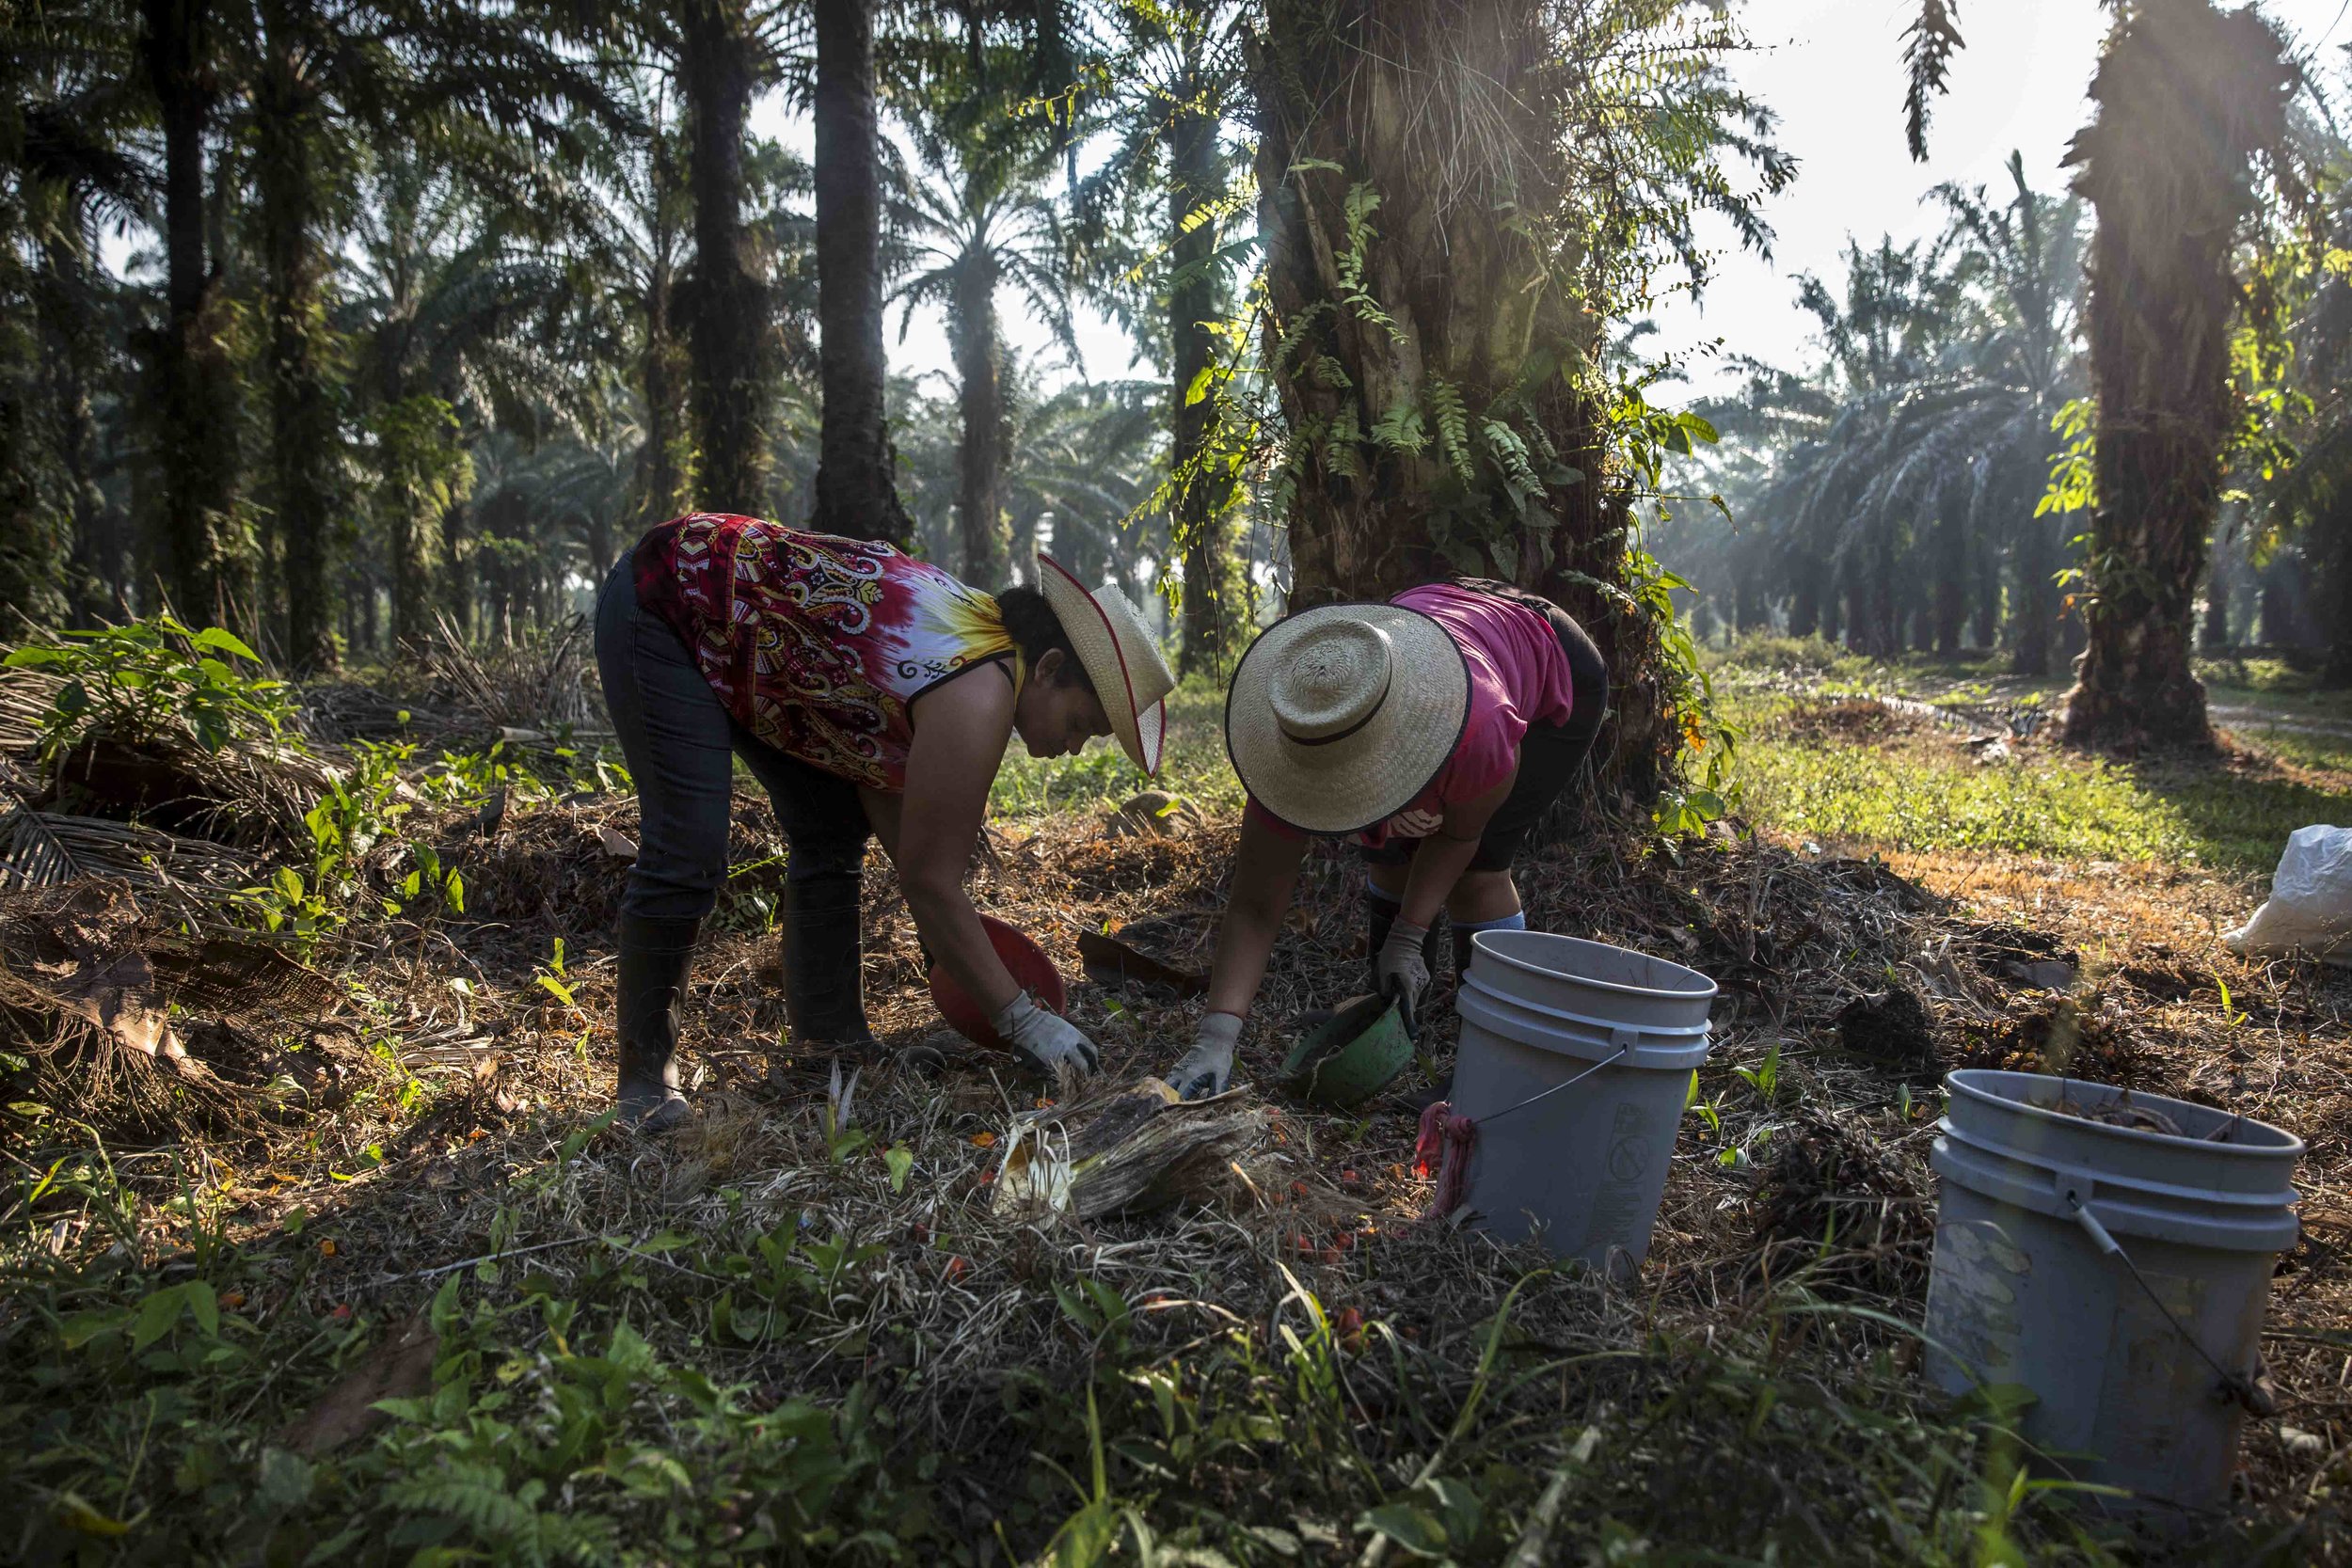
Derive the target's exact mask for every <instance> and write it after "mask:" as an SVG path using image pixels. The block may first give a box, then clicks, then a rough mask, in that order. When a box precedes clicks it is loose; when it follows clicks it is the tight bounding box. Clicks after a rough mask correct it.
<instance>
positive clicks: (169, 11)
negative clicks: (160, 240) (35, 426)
mask: <svg viewBox="0 0 2352 1568" xmlns="http://www.w3.org/2000/svg"><path fill="white" fill-rule="evenodd" d="M140 15H141V20H142V22H143V24H144V37H143V38H142V40H141V50H142V56H143V63H144V66H145V69H146V74H147V82H148V87H149V89H150V90H151V92H152V93H153V94H154V98H155V103H156V104H157V107H158V108H159V110H160V111H161V118H162V120H163V144H164V323H163V327H162V330H161V331H159V332H156V333H154V334H151V336H150V337H149V338H148V341H147V347H148V350H149V354H148V357H149V360H150V363H151V372H152V378H153V395H154V402H155V409H156V423H157V431H156V443H155V459H156V464H157V467H158V468H159V469H160V470H161V477H162V480H163V496H162V508H163V513H162V517H161V519H160V522H161V528H160V531H159V537H158V539H157V541H156V545H157V548H156V551H155V556H156V565H157V567H158V569H159V571H160V574H161V576H162V578H163V585H164V591H165V593H166V594H167V595H168V596H169V598H170V599H171V601H172V603H173V605H174V606H175V607H176V608H177V609H178V610H179V612H180V613H181V614H182V615H183V616H184V617H188V618H192V619H226V618H227V614H228V610H227V607H228V605H229V603H230V600H231V599H232V598H234V597H236V596H237V590H238V587H239V585H238V583H237V582H236V581H235V577H236V572H237V566H238V562H237V560H236V554H237V551H236V547H235V541H234V533H233V528H234V523H233V518H232V515H231V513H232V509H233V504H234V494H235V483H236V436H235V430H236V422H235V419H234V406H233V403H232V402H231V397H232V394H233V391H234V385H233V376H232V374H231V371H230V364H229V356H228V353H227V350H226V349H225V347H224V346H223V343H222V341H221V335H220V331H219V321H218V302H217V300H216V299H215V288H214V282H215V278H214V277H213V274H212V273H211V272H210V271H209V270H208V268H207V266H206V260H205V234H206V230H207V216H208V214H207V212H206V201H205V188H204V131H205V126H206V123H207V121H209V120H210V119H211V118H212V111H213V101H214V96H215V87H214V85H213V75H212V70H213V63H212V58H211V46H212V37H211V35H212V21H213V19H212V15H211V6H210V4H209V0H142V3H141V6H140ZM215 260H217V258H215Z"/></svg>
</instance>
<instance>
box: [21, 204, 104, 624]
mask: <svg viewBox="0 0 2352 1568" xmlns="http://www.w3.org/2000/svg"><path fill="white" fill-rule="evenodd" d="M42 263H43V266H44V269H45V272H46V276H47V279H48V281H49V283H50V293H52V295H53V296H55V297H57V298H59V299H60V301H62V300H64V299H67V298H77V299H78V298H87V297H88V296H89V295H90V294H91V293H93V292H94V291H95V288H96V285H97V279H96V277H95V275H94V274H93V272H92V270H91V268H90V265H89V261H88V258H87V255H86V254H85V253H84V252H83V251H82V250H81V249H80V248H79V247H78V246H74V245H67V244H64V243H63V242H61V241H55V240H53V241H51V242H50V243H48V244H47V245H44V246H43V247H42ZM94 328H95V324H93V323H92V322H91V321H90V319H89V317H88V315H87V313H86V312H84V311H80V310H66V309H57V310H55V311H52V312H49V319H47V320H45V321H43V322H42V323H41V382H42V386H43V388H44V389H45V396H46V397H47V400H48V403H49V417H50V421H51V427H52V430H53V432H54V436H53V442H54V445H55V447H56V453H57V462H58V466H59V467H60V469H61V470H62V472H61V477H62V478H63V479H64V481H65V485H66V512H67V517H68V521H69V523H70V526H71V528H72V532H71V534H70V535H69V537H68V539H67V541H66V545H67V551H66V566H65V570H64V572H63V573H62V575H61V578H60V579H59V580H58V581H57V583H56V587H57V588H59V589H60V590H62V592H63V596H64V600H65V611H66V614H67V615H68V616H70V617H72V620H73V622H74V623H75V624H76V625H80V626H88V625H89V624H90V623H91V622H93V621H95V620H97V619H99V618H100V617H102V616H108V615H110V614H111V613H113V612H114V611H116V610H117V605H116V599H115V595H116V594H118V593H119V591H120V590H121V588H122V587H123V580H124V579H123V564H124V563H123V562H122V560H121V552H120V549H119V546H118V543H117V541H116V539H115V538H114V536H113V535H114V529H113V527H112V523H113V519H112V518H111V517H110V516H109V515H108V512H107V506H106V496H105V492H104V491H103V490H102V489H100V488H99V484H98V473H97V468H98V420H97V414H96V411H95V409H94V408H93V407H92V406H91V403H90V386H91V383H92V381H93V379H94V378H95V372H96V367H97V366H98V365H99V364H100V363H102V362H103V361H101V360H100V359H99V355H100V354H101V353H102V352H103V351H102V349H101V346H100V344H99V342H98V341H97V338H98V334H97V332H96V331H95V329H94Z"/></svg>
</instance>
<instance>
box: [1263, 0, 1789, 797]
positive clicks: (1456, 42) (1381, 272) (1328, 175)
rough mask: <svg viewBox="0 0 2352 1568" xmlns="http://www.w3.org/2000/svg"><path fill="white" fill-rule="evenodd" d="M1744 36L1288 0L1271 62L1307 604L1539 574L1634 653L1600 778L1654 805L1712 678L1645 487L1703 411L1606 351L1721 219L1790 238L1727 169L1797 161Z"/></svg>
mask: <svg viewBox="0 0 2352 1568" xmlns="http://www.w3.org/2000/svg"><path fill="white" fill-rule="evenodd" d="M1738 42H1739V37H1738V34H1737V31H1736V29H1735V28H1734V27H1733V26H1732V25H1731V24H1729V23H1727V22H1725V21H1724V20H1723V18H1722V13H1721V11H1720V10H1719V9H1709V8H1706V7H1704V6H1703V5H1700V4H1684V3H1683V0H1631V3H1628V4H1615V5H1610V6H1606V7H1596V8H1582V7H1570V8H1559V7H1555V6H1552V5H1549V4H1546V3H1543V0H1505V3H1502V4H1498V5H1493V6H1486V7H1477V8H1459V7H1441V6H1430V5H1427V4H1425V3H1423V0H1270V3H1269V4H1268V5H1267V6H1266V8H1265V14H1264V25H1263V36H1262V37H1261V38H1260V39H1259V40H1257V46H1256V49H1255V53H1254V58H1255V59H1256V60H1257V61H1258V62H1259V70H1258V72H1257V81H1256V84H1255V96H1256V100H1257V105H1258V132H1259V135H1258V153H1257V170H1258V184H1259V190H1260V206H1259V229H1260V232H1261V233H1262V235H1263V238H1264V243H1265V247H1266V263H1265V310H1264V318H1263V319H1264V323H1265V331H1264V336H1263V342H1264V364H1265V370H1266V373H1267V375H1268V376H1269V378H1270V380H1271V382H1272V384H1273V387H1274V389H1275V392H1276V394H1277V396H1278V397H1279V404H1280V406H1279V420H1280V422H1281V425H1282V428H1283V432H1284V434H1283V442H1282V449H1281V457H1280V460H1279V462H1278V463H1277V464H1276V465H1275V466H1274V468H1273V471H1272V473H1271V474H1270V476H1269V479H1268V488H1269V501H1270V504H1271V505H1272V506H1273V507H1274V509H1275V510H1276V511H1277V512H1279V513H1280V514H1283V515H1285V516H1286V520H1287V522H1288V525H1289V546H1290V551H1291V556H1292V559H1293V561H1294V562H1295V567H1296V575H1297V579H1298V590H1297V592H1298V594H1299V595H1300V597H1301V599H1302V600H1304V601H1312V600H1315V599H1318V598H1327V597H1334V596H1338V597H1358V596H1368V595H1379V594H1387V593H1392V592H1394V591H1395V590H1396V589H1398V588H1400V587H1402V586H1404V585H1405V584H1406V583H1407V582H1410V581H1413V580H1417V579H1421V578H1426V577H1428V576H1430V575H1432V574H1434V573H1436V572H1438V571H1442V570H1465V571H1471V572H1477V573H1484V574H1486V575H1491V576H1498V577H1503V578H1514V579H1517V580H1518V581H1521V582H1524V583H1528V584H1530V585H1534V586H1539V587H1541V588H1542V589H1543V590H1544V591H1546V592H1547V593H1549V594H1551V596H1553V597H1554V598H1555V599H1558V600H1559V601H1560V602H1562V603H1564V604H1565V605H1567V606H1568V607H1569V608H1570V609H1571V610H1573V611H1574V612H1575V613H1576V614H1577V615H1578V617H1579V619H1580V620H1582V621H1583V622H1584V623H1585V624H1586V625H1587V626H1589V627H1591V628H1592V629H1593V630H1594V632H1595V634H1596V637H1597V641H1599V642H1600V645H1601V650H1602V652H1603V654H1604V656H1605V657H1608V658H1609V660H1610V669H1611V673H1612V677H1613V681H1614V682H1615V683H1616V685H1615V687H1614V691H1613V706H1614V707H1615V708H1616V711H1617V715H1618V727H1617V730H1616V732H1615V733H1616V741H1617V744H1616V750H1615V752H1614V753H1613V758H1612V760H1611V767H1612V768H1613V769H1614V770H1615V771H1614V773H1613V776H1611V777H1609V779H1608V782H1607V783H1606V784H1604V787H1605V788H1610V789H1614V788H1615V787H1618V785H1619V781H1622V787H1623V788H1624V789H1625V790H1626V791H1627V792H1629V793H1630V794H1632V795H1634V796H1635V797H1636V798H1638V799H1647V798H1648V796H1649V795H1650V794H1652V793H1653V792H1654V791H1655V789H1656V787H1657V785H1658V784H1659V782H1660V781H1661V778H1662V777H1663V775H1664V770H1665V769H1666V768H1669V767H1670V766H1671V763H1672V759H1673V757H1674V756H1675V754H1676V752H1677V750H1678V749H1679V745H1680V730H1679V726H1678V724H1677V722H1676V721H1675V713H1674V710H1675V707H1676V705H1677V703H1678V702H1679V701H1680V697H1681V690H1682V688H1680V687H1678V686H1677V682H1681V681H1687V678H1688V677H1686V676H1681V675H1678V674H1677V673H1676V672H1675V669H1674V668H1673V667H1672V666H1670V664H1669V662H1668V660H1667V659H1666V657H1665V648H1666V641H1665V635H1666V629H1667V626H1668V623H1669V621H1670V617H1671V607H1670V605H1669V604H1668V602H1667V601H1666V599H1665V588H1664V586H1663V584H1662V583H1661V581H1660V580H1659V579H1658V578H1656V577H1654V576H1653V575H1651V570H1650V567H1649V566H1648V565H1646V564H1645V562H1646V561H1647V555H1646V552H1645V551H1641V550H1638V549H1633V548H1629V539H1630V538H1631V537H1632V533H1633V530H1634V527H1635V521H1634V518H1633V516H1632V515H1631V513H1630V510H1629V501H1630V500H1631V499H1633V498H1632V492H1634V491H1636V490H1641V489H1654V488H1655V487H1656V485H1657V483H1658V480H1659V477H1660V472H1661V467H1660V466H1661V463H1662V462H1663V460H1664V454H1665V452H1666V451H1668V450H1669V449H1670V447H1671V445H1673V444H1679V445H1681V446H1684V447H1687V446H1688V444H1689V442H1690V440H1691V439H1692V436H1693V432H1694V427H1693V426H1692V425H1691V424H1690V423H1688V422H1685V421H1680V420H1674V419H1673V418H1671V417H1666V416H1657V417H1653V415H1654V414H1655V411H1653V410H1648V409H1647V407H1646V404H1643V403H1641V402H1640V401H1639V400H1638V397H1637V395H1636V394H1637V393H1638V388H1636V387H1634V386H1632V385H1631V384H1629V383H1628V382H1620V381H1618V380H1617V379H1616V378H1615V377H1614V376H1613V373H1612V372H1609V371H1608V370H1606V369H1604V368H1603V367H1602V366H1601V364H1600V360H1599V357H1598V350H1599V349H1600V346H1601V345H1600V334H1599V328H1600V326H1601V325H1602V324H1603V323H1604V322H1605V321H1606V320H1607V319H1608V318H1609V316H1610V315H1611V314H1613V313H1614V312H1616V311H1618V310H1621V309H1624V308H1625V306H1626V305H1627V304H1628V303H1629V301H1630V300H1632V299H1634V298H1636V297H1638V296H1639V295H1640V293H1642V292H1643V290H1644V289H1645V287H1646V283H1647V279H1648V278H1649V277H1651V276H1652V275H1653V273H1654V271H1655V269H1656V268H1657V267H1658V266H1659V265H1661V263H1664V262H1667V261H1681V262H1683V263H1684V264H1686V265H1689V266H1691V267H1692V268H1693V269H1697V270H1700V271H1703V269H1704V260H1703V258H1702V257H1701V256H1700V254H1699V249H1698V246H1697V245H1696V243H1695V241H1694V239H1693V232H1692V214H1694V213H1695V212H1696V211H1698V210H1700V209H1702V208H1710V209H1712V210H1714V211H1717V212H1719V213H1722V214H1725V215H1727V216H1729V217H1731V218H1732V219H1733V220H1734V222H1735V223H1738V224H1741V225H1743V226H1744V229H1743V233H1744V237H1745V238H1747V239H1748V240H1750V241H1751V242H1752V243H1756V244H1761V243H1763V241H1764V240H1765V238H1766V237H1767V236H1766V231H1765V230H1764V229H1763V227H1762V225H1761V224H1760V222H1758V221H1757V220H1756V215H1755V213H1754V211H1753V209H1752V208H1751V207H1750V206H1749V205H1748V204H1747V202H1746V201H1745V200H1744V199H1743V198H1742V194H1741V193H1740V191H1739V190H1738V189H1737V187H1735V186H1734V184H1733V182H1732V178H1731V175H1730V173H1729V172H1728V168H1727V163H1736V162H1740V161H1752V162H1754V163H1755V164H1756V166H1758V167H1759V169H1760V170H1761V177H1762V182H1763V183H1764V184H1765V185H1766V186H1767V187H1768V188H1772V187H1776V186H1777V185H1778V184H1780V183H1782V182H1785V181H1786V180H1787V179H1788V178H1789V177H1790V176H1791V175H1792V174H1793V167H1792V166H1790V165H1789V164H1788V161H1787V160H1786V159H1783V158H1780V157H1779V156H1778V155H1777V154H1775V153H1773V152H1772V150H1771V149H1770V148H1769V146H1767V145H1766V144H1765V143H1764V140H1763V138H1764V136H1765V135H1767V134H1768V132H1769V125H1770V117H1769V115H1767V114H1766V113H1765V112H1764V111H1763V110H1761V109H1760V108H1759V107H1758V106H1757V105H1756V104H1754V103H1751V102H1750V101H1748V100H1747V99H1745V98H1744V97H1742V96H1741V95H1740V94H1739V93H1738V92H1737V91H1736V90H1735V89H1733V88H1731V87H1729V86H1728V85H1727V84H1726V83H1725V82H1724V79H1723V77H1722V75H1721V74H1720V72H1719V71H1718V69H1717V66H1718V62H1719V60H1720V57H1721V52H1722V51H1724V50H1728V49H1730V48H1732V47H1734V46H1736V45H1737V43H1738ZM1596 585H1598V586H1596ZM1616 693H1622V696H1621V697H1619V696H1617V695H1616Z"/></svg>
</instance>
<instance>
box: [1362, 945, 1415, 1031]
mask: <svg viewBox="0 0 2352 1568" xmlns="http://www.w3.org/2000/svg"><path fill="white" fill-rule="evenodd" d="M1428 940H1429V927H1426V926H1415V925H1412V924H1410V923H1408V922H1406V921H1403V920H1400V921H1398V922H1397V923H1396V924H1395V925H1393V926H1391V927H1389V940H1388V941H1386V942H1382V943H1381V944H1380V956H1379V958H1376V959H1375V960H1374V962H1373V974H1374V975H1375V978H1376V979H1377V980H1378V981H1379V984H1380V994H1381V995H1383V996H1386V997H1390V998H1391V999H1393V1000H1394V1001H1395V1002H1396V1004H1397V1006H1398V1008H1399V1009H1400V1010H1401V1011H1402V1012H1403V1013H1404V1015H1405V1027H1406V1030H1408V1031H1409V1030H1411V1029H1412V1027H1413V1021H1414V1019H1415V1017H1416V1016H1417V1015H1418V1014H1419V1013H1420V1011H1421V997H1422V992H1423V991H1425V990H1428V989H1429V960H1428V959H1427V958H1423V957H1422V943H1423V942H1426V941H1428Z"/></svg>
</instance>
